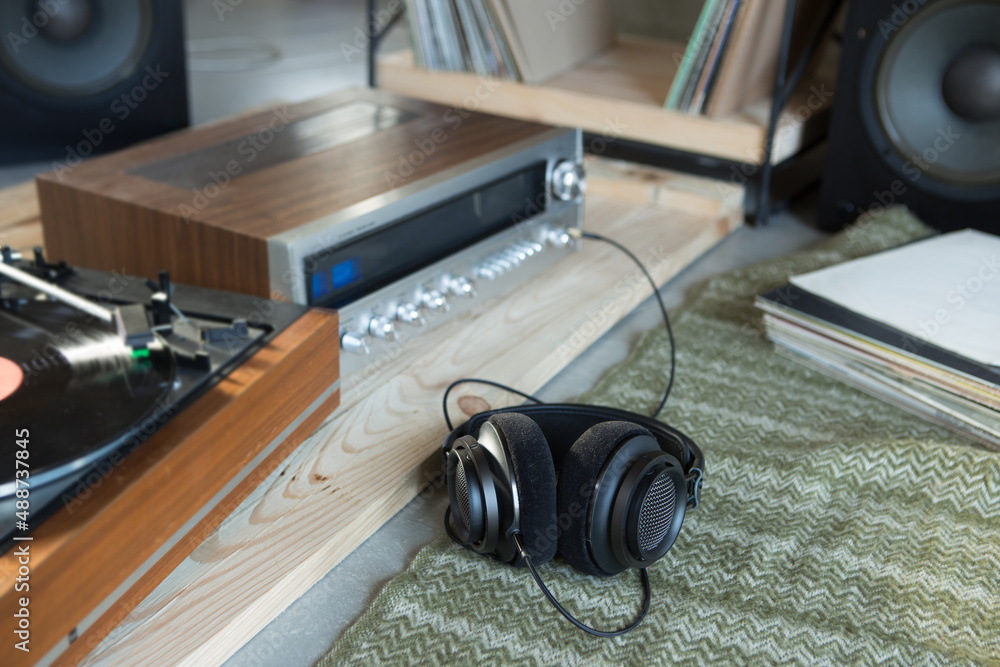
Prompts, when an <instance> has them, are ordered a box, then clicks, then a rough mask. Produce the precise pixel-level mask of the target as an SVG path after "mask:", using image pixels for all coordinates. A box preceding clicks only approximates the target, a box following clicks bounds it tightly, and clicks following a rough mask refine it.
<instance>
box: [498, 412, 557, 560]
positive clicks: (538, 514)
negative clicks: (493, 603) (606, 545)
mask: <svg viewBox="0 0 1000 667" xmlns="http://www.w3.org/2000/svg"><path fill="white" fill-rule="evenodd" d="M489 422H490V423H491V424H493V425H494V426H495V427H496V428H497V430H498V431H500V433H501V435H502V436H503V438H504V442H505V443H506V445H507V451H508V453H509V454H510V460H511V465H512V467H513V468H514V470H513V474H514V480H515V482H516V484H517V499H518V504H519V505H520V531H521V536H522V538H523V539H524V546H525V548H526V549H527V550H528V553H529V554H531V559H532V561H533V562H534V563H535V564H536V565H538V564H541V563H546V562H548V561H550V560H552V558H553V557H554V556H555V555H556V546H557V544H558V539H559V533H558V528H557V527H556V470H555V465H553V463H552V452H551V451H549V445H548V443H547V442H545V436H544V435H542V429H541V428H539V426H538V424H536V423H535V422H534V420H533V419H531V418H530V417H525V416H524V415H521V414H518V413H516V412H503V413H500V414H496V415H493V416H492V417H490V419H489ZM515 564H516V565H523V563H521V562H520V558H518V559H517V560H516V561H515Z"/></svg>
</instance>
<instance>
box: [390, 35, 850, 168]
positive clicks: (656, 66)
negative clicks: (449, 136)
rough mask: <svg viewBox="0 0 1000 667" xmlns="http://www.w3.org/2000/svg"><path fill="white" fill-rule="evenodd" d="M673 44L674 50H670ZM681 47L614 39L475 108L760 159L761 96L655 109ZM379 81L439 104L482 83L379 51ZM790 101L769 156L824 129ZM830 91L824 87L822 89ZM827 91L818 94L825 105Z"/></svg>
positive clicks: (506, 85) (459, 98) (501, 84)
mask: <svg viewBox="0 0 1000 667" xmlns="http://www.w3.org/2000/svg"><path fill="white" fill-rule="evenodd" d="M678 49H680V51H678ZM678 53H683V48H681V47H680V46H679V45H677V44H675V43H672V42H656V41H652V40H646V39H636V38H625V37H620V38H619V40H618V43H617V44H616V45H615V47H614V48H613V49H612V50H611V51H609V52H607V53H605V54H603V55H601V56H599V57H597V58H594V59H592V60H590V61H588V62H586V63H584V64H582V65H580V66H579V67H578V68H576V69H574V70H572V71H571V72H568V73H566V74H563V75H560V76H558V77H555V78H554V79H552V80H551V81H549V82H547V83H546V84H544V85H537V86H529V85H525V84H522V83H519V82H516V81H499V80H498V81H493V82H492V84H491V86H492V87H493V88H495V89H494V90H493V92H492V93H490V95H489V96H487V97H485V98H484V99H479V100H478V102H477V108H478V109H479V110H480V111H485V112H488V113H495V114H499V115H501V116H508V117H511V118H522V119H525V120H532V121H539V122H543V123H551V124H552V125H561V126H570V127H574V126H576V127H582V128H583V129H584V130H586V131H588V132H592V133H596V134H602V135H604V136H608V135H613V136H620V137H624V138H626V139H632V140H634V141H641V142H644V143H650V144H656V145H660V146H668V147H670V148H676V149H679V150H683V151H688V152H691V153H695V154H699V155H711V156H714V157H720V158H724V159H728V160H734V161H738V162H745V163H748V164H760V163H761V162H762V161H763V155H764V145H765V140H766V137H767V131H766V128H767V115H768V114H769V110H770V103H769V101H768V100H767V99H763V100H760V101H757V102H755V103H753V104H752V105H750V106H751V107H752V109H751V110H749V112H748V111H747V110H740V111H738V112H735V113H733V114H730V115H727V116H725V117H722V118H708V117H706V116H700V115H694V114H687V113H681V112H678V111H673V110H668V109H664V108H663V101H664V100H665V99H666V96H667V91H668V90H669V89H670V83H671V81H672V80H673V77H674V74H675V73H676V66H675V64H674V63H675V62H677V61H676V59H675V56H676V54H678ZM378 68H379V85H381V86H382V87H383V88H385V89H387V90H391V91H393V92H396V93H399V94H401V95H408V96H411V97H417V98H420V99H424V100H428V101H432V102H438V103H439V104H449V105H461V104H462V103H463V100H466V99H468V97H469V96H470V95H471V94H472V93H473V91H475V90H477V89H481V88H482V85H483V84H482V80H481V79H480V78H479V77H477V76H476V75H473V74H467V73H463V72H431V71H427V70H423V69H420V68H417V67H415V66H414V64H413V55H412V53H411V52H410V51H406V50H404V51H397V52H395V53H389V54H385V55H383V56H381V57H380V58H379V61H378ZM812 84H813V82H812V81H806V82H805V83H803V85H802V86H801V90H802V91H805V92H804V94H800V96H799V97H798V98H796V99H793V100H792V102H791V103H790V104H789V106H788V108H787V109H786V110H785V111H784V112H783V113H782V115H781V118H780V120H779V123H780V125H779V127H780V128H781V131H780V132H779V136H778V138H777V141H778V143H777V144H776V148H775V152H774V162H775V163H777V162H780V161H781V160H783V159H785V158H787V157H789V156H791V155H794V154H795V153H797V152H798V151H799V150H800V149H801V148H802V147H803V146H805V145H806V143H804V142H806V141H808V139H809V138H810V137H811V136H814V134H815V132H816V131H817V129H816V128H821V127H825V125H824V121H825V117H824V116H823V114H820V113H816V111H817V110H811V112H810V114H809V115H807V116H805V117H803V116H802V115H801V114H800V113H799V107H800V106H801V104H802V103H803V100H805V99H807V98H808V96H809V95H811V94H812V93H811V91H810V87H811V86H812ZM830 90H832V88H830ZM831 103H832V96H830V97H829V98H824V99H823V101H822V108H823V109H828V108H829V106H830V104H831Z"/></svg>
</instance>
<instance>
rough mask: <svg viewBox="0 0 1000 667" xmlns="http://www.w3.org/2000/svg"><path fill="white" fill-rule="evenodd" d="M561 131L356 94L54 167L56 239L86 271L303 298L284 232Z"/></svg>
mask: <svg viewBox="0 0 1000 667" xmlns="http://www.w3.org/2000/svg"><path fill="white" fill-rule="evenodd" d="M553 132H562V133H566V132H567V131H566V130H554V128H552V127H550V126H547V125H541V124H537V123H531V122H524V121H519V120H513V119H508V118H501V117H496V116H489V115H485V114H478V113H475V112H470V111H468V110H466V109H464V108H447V107H443V106H439V105H435V104H430V103H427V102H422V101H417V100H411V99H407V98H403V97H398V96H395V95H392V94H389V93H385V92H381V91H373V90H350V91H344V92H341V93H337V94H333V95H330V96H327V97H323V98H320V99H317V100H313V101H309V102H305V103H301V104H295V105H288V106H286V107H281V108H278V109H274V110H271V111H265V112H261V113H257V114H254V115H250V116H245V117H239V118H236V119H234V120H228V121H224V122H221V123H219V124H215V125H210V126H205V127H200V128H197V129H192V130H186V131H181V132H177V133H174V134H172V135H168V136H166V137H162V138H159V139H156V140H153V141H150V142H148V143H144V144H141V145H139V146H135V147H132V148H130V149H127V150H125V151H122V152H119V153H115V154H113V155H108V156H104V157H101V158H97V159H94V160H91V161H87V162H84V163H82V164H79V165H77V166H75V167H67V168H63V169H58V170H56V171H52V172H49V173H46V174H43V175H40V176H39V177H38V179H37V184H38V194H39V198H40V200H41V214H42V224H43V229H44V236H45V245H46V248H47V251H48V253H49V255H50V256H52V257H59V258H61V259H65V260H66V261H67V262H69V263H70V264H73V265H79V266H84V267H90V268H95V269H103V270H117V271H122V270H124V271H128V272H130V273H133V274H139V275H145V276H149V277H153V276H155V275H156V274H157V272H158V271H160V270H162V269H169V270H170V272H171V275H172V276H173V278H174V280H176V281H177V282H179V283H189V284H194V285H201V286H204V287H211V288H216V289H223V290H231V291H236V292H243V293H246V294H253V295H258V296H262V297H271V298H278V299H285V300H295V301H299V302H303V300H302V299H301V298H293V297H292V295H291V294H290V290H288V289H285V287H286V285H284V284H283V283H282V281H283V276H282V269H281V267H277V266H276V265H275V262H274V254H273V253H274V249H273V246H274V245H275V244H274V243H273V241H274V240H275V239H277V238H279V237H281V236H282V235H287V234H293V233H296V230H302V229H303V228H308V227H310V226H311V228H317V227H322V226H323V225H325V224H326V223H327V222H328V221H330V220H334V219H341V220H342V219H345V218H354V219H356V218H357V217H358V216H359V215H362V214H365V213H370V212H371V209H372V207H373V206H375V204H374V203H373V202H379V204H378V205H379V206H383V205H385V204H387V203H391V202H393V201H396V200H398V199H399V198H401V197H404V196H406V195H407V191H408V189H410V190H412V189H413V188H415V187H417V184H427V183H435V182H441V181H442V180H445V179H448V178H454V177H455V176H456V175H460V174H461V173H462V172H465V171H468V170H471V169H473V168H475V167H476V166H482V164H484V163H486V162H488V161H490V160H495V159H497V156H500V157H502V156H503V155H509V154H512V153H514V152H516V151H518V150H521V149H522V148H523V146H525V145H530V144H532V142H534V143H537V142H539V141H541V140H542V139H544V138H545V137H552V136H553ZM566 157H568V158H570V159H578V157H579V156H572V155H570V156H566ZM549 171H550V172H551V167H550V168H549ZM269 244H270V245H271V246H272V247H271V254H270V255H269ZM287 280H288V277H287V276H285V277H284V281H285V282H287Z"/></svg>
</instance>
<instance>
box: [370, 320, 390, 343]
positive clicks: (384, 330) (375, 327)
mask: <svg viewBox="0 0 1000 667" xmlns="http://www.w3.org/2000/svg"><path fill="white" fill-rule="evenodd" d="M368 333H370V334H371V335H373V336H375V337H376V338H381V339H382V340H387V341H389V342H390V343H391V342H392V341H394V340H396V325H394V324H393V323H392V320H390V319H389V318H388V317H384V316H382V315H375V316H373V317H372V318H371V319H370V320H368Z"/></svg>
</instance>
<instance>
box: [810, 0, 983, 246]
mask: <svg viewBox="0 0 1000 667" xmlns="http://www.w3.org/2000/svg"><path fill="white" fill-rule="evenodd" d="M892 204H905V205H906V206H908V207H909V208H910V209H911V210H912V211H914V212H915V213H916V214H917V215H918V216H920V217H921V218H922V219H923V220H925V221H926V222H928V223H929V224H932V225H935V226H936V227H938V228H940V229H945V230H948V229H959V228H964V227H978V228H980V229H984V230H987V231H991V232H994V233H1000V0H853V1H852V2H851V3H850V7H849V9H848V14H847V21H846V27H845V32H844V50H843V55H842V58H841V62H840V74H839V79H838V82H837V90H836V97H835V102H834V109H833V118H832V121H831V127H830V135H829V151H828V157H827V163H826V169H825V172H824V177H823V187H822V195H821V199H820V211H819V222H820V225H821V226H822V227H824V228H827V229H834V228H838V227H840V226H842V225H843V224H845V223H847V222H850V221H851V220H853V219H854V218H856V217H857V216H858V215H860V214H862V213H864V212H866V211H869V210H872V209H878V208H879V207H884V206H890V205H892Z"/></svg>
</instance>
